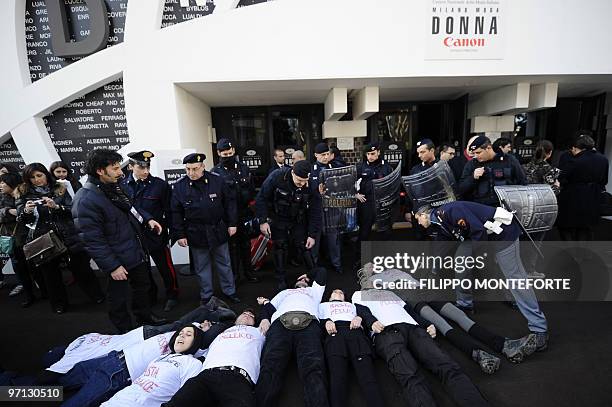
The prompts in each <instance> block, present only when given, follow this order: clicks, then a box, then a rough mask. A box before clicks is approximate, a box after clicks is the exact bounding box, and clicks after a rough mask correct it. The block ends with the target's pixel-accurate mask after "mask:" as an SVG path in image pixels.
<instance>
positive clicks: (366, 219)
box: [356, 141, 393, 265]
mask: <svg viewBox="0 0 612 407" xmlns="http://www.w3.org/2000/svg"><path fill="white" fill-rule="evenodd" d="M391 172H393V168H391V166H390V165H389V164H387V163H386V162H385V160H384V159H383V158H382V157H381V156H380V147H379V145H378V142H376V141H371V142H370V143H369V144H366V146H365V150H364V159H363V160H362V161H361V162H360V163H359V164H357V177H359V178H358V179H357V194H356V198H357V200H358V201H359V202H358V203H357V221H358V223H359V234H358V238H357V250H359V251H360V250H361V242H362V241H367V240H368V239H369V236H370V232H371V231H372V226H373V225H374V222H375V221H376V197H375V195H374V184H373V183H372V180H374V179H379V178H384V177H386V176H387V175H389V174H391ZM358 257H359V256H358ZM356 263H357V265H358V264H359V263H360V260H359V258H358V259H357V262H356Z"/></svg>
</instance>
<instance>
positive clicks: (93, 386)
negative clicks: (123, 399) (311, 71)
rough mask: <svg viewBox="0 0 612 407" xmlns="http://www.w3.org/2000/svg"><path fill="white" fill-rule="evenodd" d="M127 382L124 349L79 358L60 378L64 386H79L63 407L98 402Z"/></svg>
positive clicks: (86, 405) (68, 387)
mask: <svg viewBox="0 0 612 407" xmlns="http://www.w3.org/2000/svg"><path fill="white" fill-rule="evenodd" d="M130 383H131V381H130V373H129V371H128V369H127V366H126V364H125V359H124V357H123V352H117V351H112V352H110V353H109V354H108V355H106V356H102V357H100V358H96V359H90V360H85V361H83V362H79V363H77V364H76V365H74V367H73V368H72V369H70V371H69V372H68V373H66V374H65V375H64V376H62V377H61V378H60V380H59V384H60V385H62V386H64V387H65V388H67V389H70V388H78V387H80V389H79V391H78V392H77V393H76V394H75V395H74V396H72V397H70V398H69V399H68V400H66V401H64V403H62V407H90V406H91V407H94V406H98V405H100V404H101V403H103V402H105V401H106V400H108V399H110V398H111V397H112V396H113V395H114V394H115V393H117V392H118V391H119V390H121V389H123V388H125V387H127V386H129V385H130Z"/></svg>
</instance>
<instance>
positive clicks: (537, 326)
mask: <svg viewBox="0 0 612 407" xmlns="http://www.w3.org/2000/svg"><path fill="white" fill-rule="evenodd" d="M495 259H496V260H497V264H498V265H499V268H500V269H501V271H502V273H503V274H504V277H506V278H507V279H511V278H517V279H526V278H527V273H526V272H525V267H523V262H522V261H521V253H520V246H519V241H518V239H517V240H515V241H514V242H513V243H512V244H510V246H508V247H506V248H505V249H502V250H500V251H498V252H497V253H496V254H495ZM510 292H511V293H512V296H513V297H514V300H515V301H516V305H517V306H518V309H519V310H520V311H521V314H523V316H524V317H525V318H526V319H527V323H528V325H529V330H530V331H531V332H546V331H548V325H547V323H546V317H545V316H544V313H543V312H542V311H540V304H538V299H537V298H536V295H535V292H534V291H533V289H531V288H530V289H527V290H510Z"/></svg>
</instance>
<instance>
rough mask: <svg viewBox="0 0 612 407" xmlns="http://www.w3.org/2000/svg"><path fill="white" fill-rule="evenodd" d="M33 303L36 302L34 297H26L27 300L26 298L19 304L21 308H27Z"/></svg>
mask: <svg viewBox="0 0 612 407" xmlns="http://www.w3.org/2000/svg"><path fill="white" fill-rule="evenodd" d="M35 302H36V298H35V297H28V298H26V300H25V301H24V302H22V303H21V307H22V308H28V307H30V306H31V305H32V304H34V303H35Z"/></svg>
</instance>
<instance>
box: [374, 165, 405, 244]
mask: <svg viewBox="0 0 612 407" xmlns="http://www.w3.org/2000/svg"><path fill="white" fill-rule="evenodd" d="M401 171H402V162H401V161H400V162H399V163H398V164H397V167H395V169H394V170H393V171H392V172H391V174H389V175H387V176H386V177H384V178H379V179H374V180H372V184H373V185H374V197H375V198H376V207H375V208H376V228H377V229H378V231H379V232H383V231H386V230H389V229H391V227H392V226H393V210H394V209H395V207H396V206H397V204H398V202H399V192H400V186H401Z"/></svg>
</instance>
